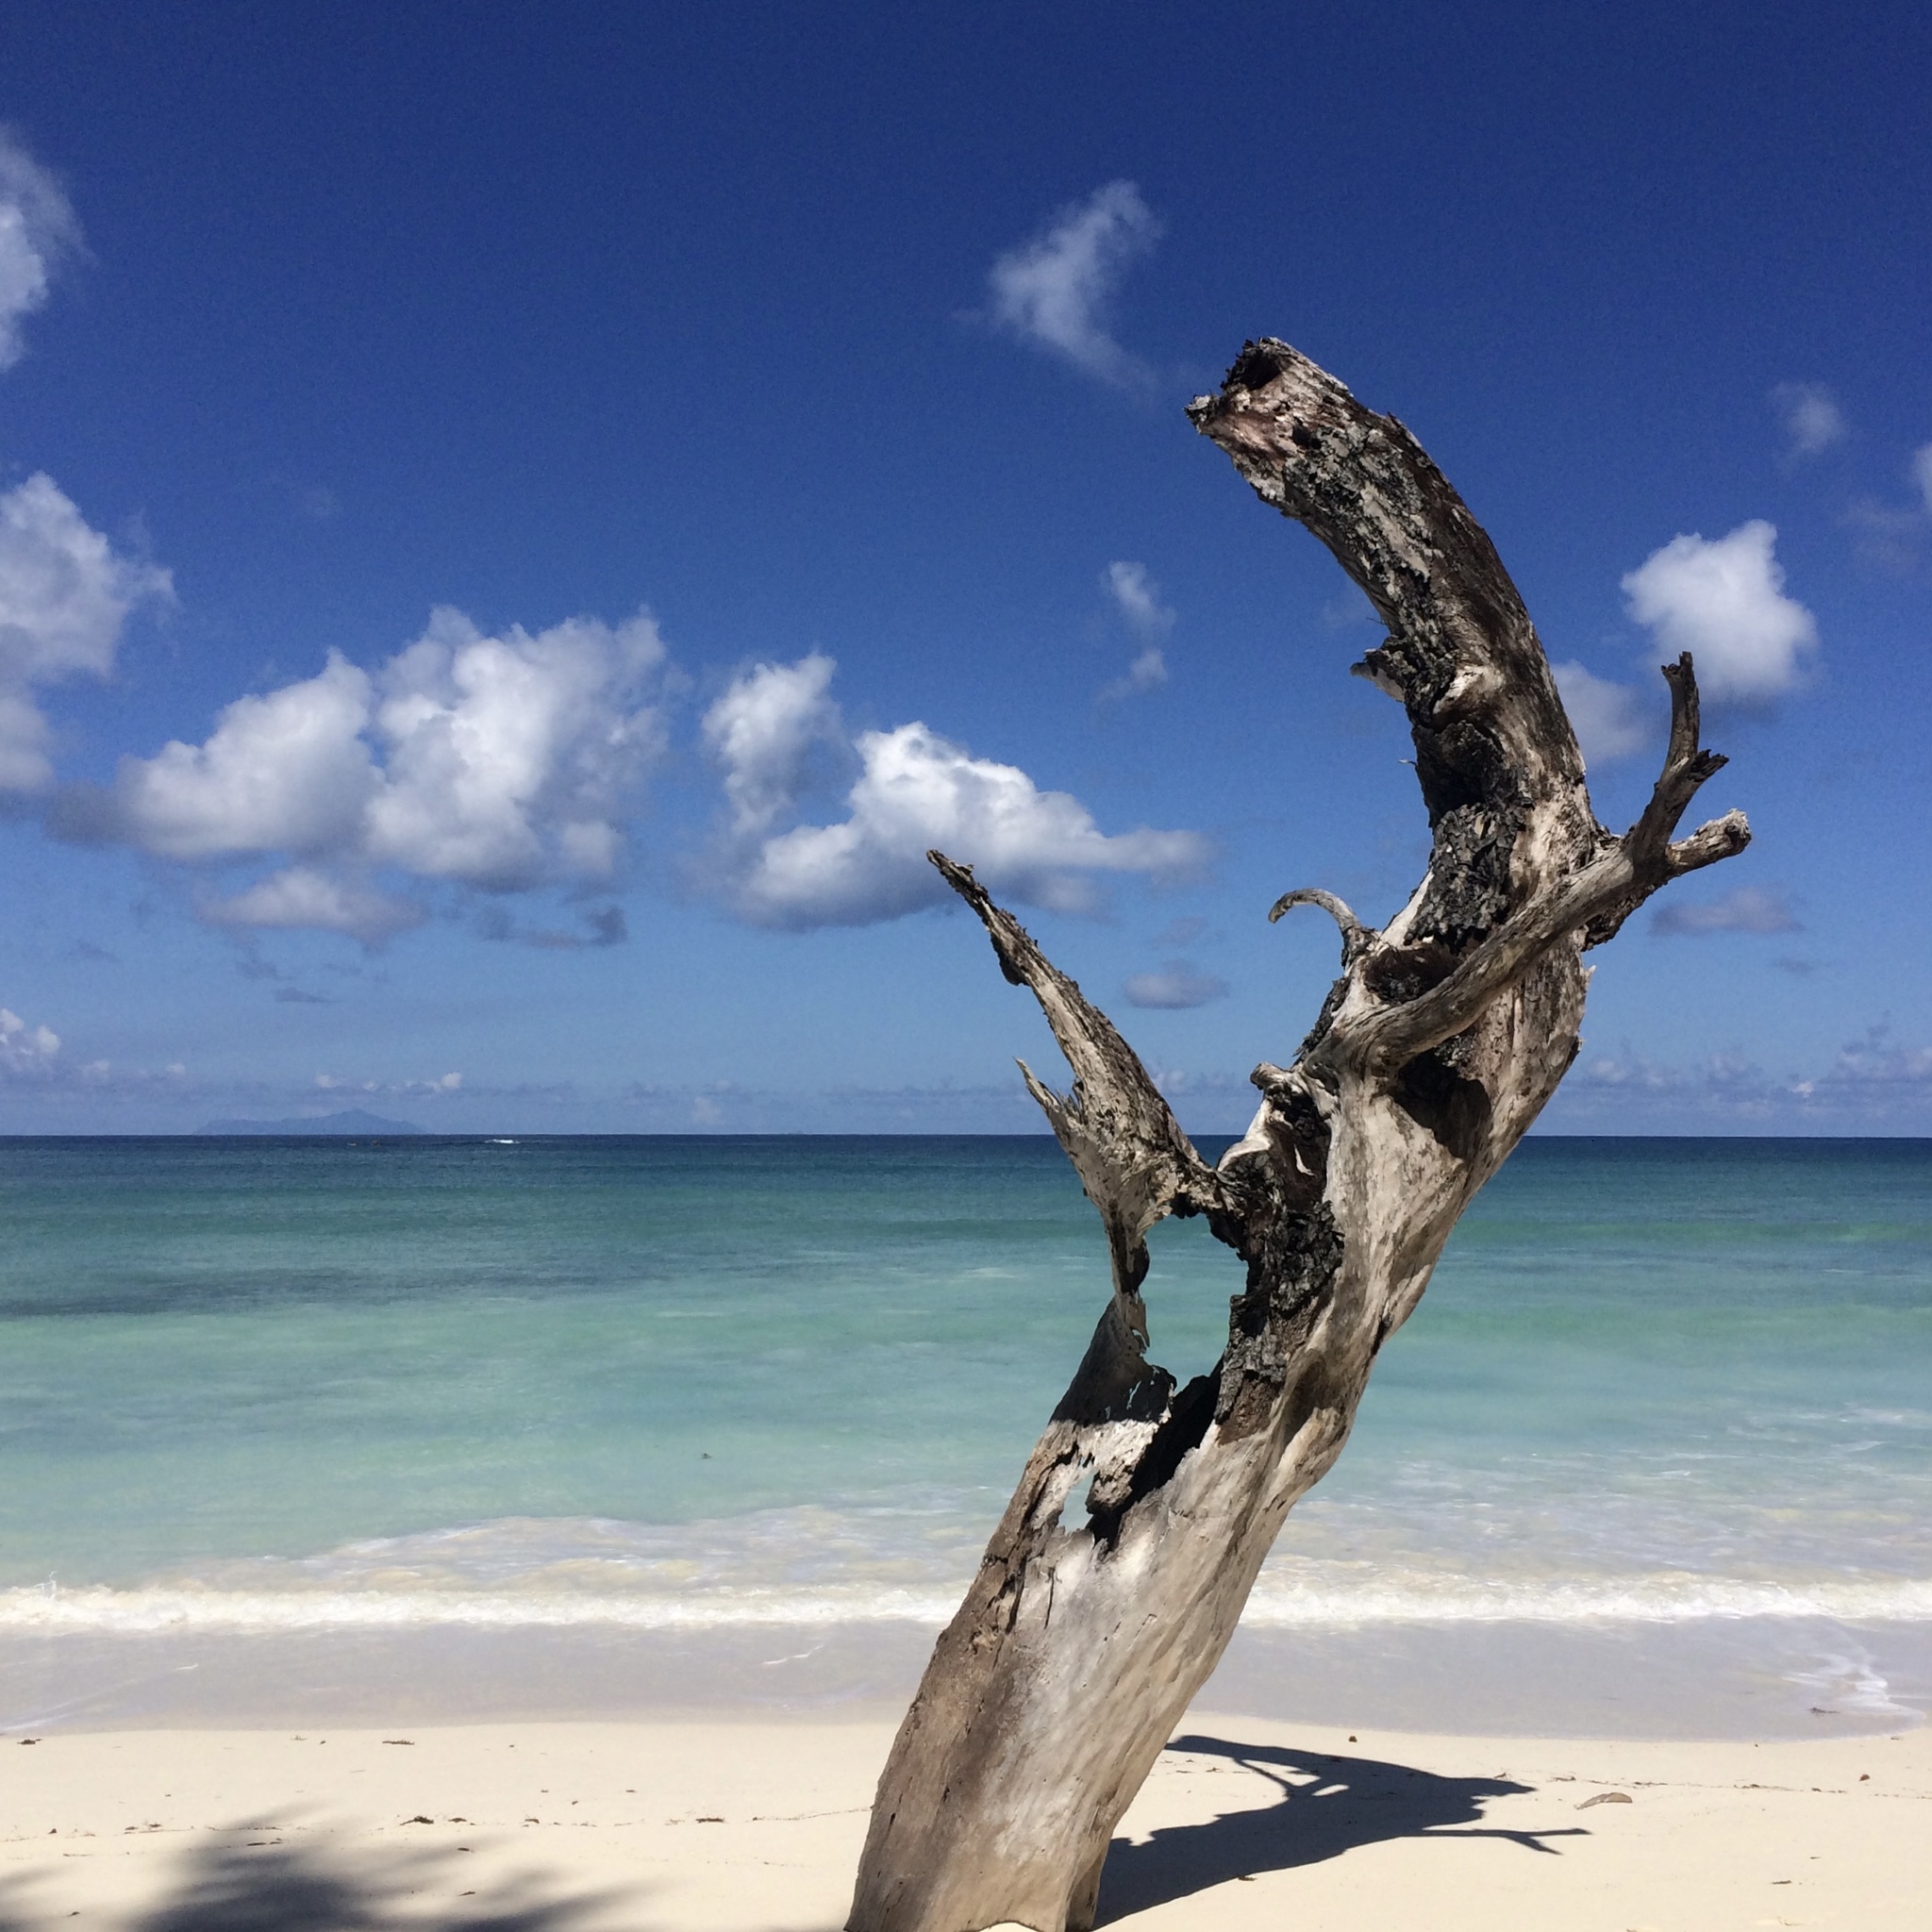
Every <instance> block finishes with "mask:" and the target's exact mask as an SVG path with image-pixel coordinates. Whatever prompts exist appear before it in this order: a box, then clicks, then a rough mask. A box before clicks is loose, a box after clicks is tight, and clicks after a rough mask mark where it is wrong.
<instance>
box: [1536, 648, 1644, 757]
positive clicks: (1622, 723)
mask: <svg viewBox="0 0 1932 1932" xmlns="http://www.w3.org/2000/svg"><path fill="white" fill-rule="evenodd" d="M1552 668H1553V670H1554V672H1555V675H1556V679H1557V691H1559V692H1560V693H1561V694H1562V699H1563V708H1564V709H1565V710H1566V711H1567V712H1569V714H1570V724H1571V725H1572V727H1573V728H1574V731H1575V733H1576V742H1577V743H1578V745H1580V746H1581V747H1582V750H1583V760H1584V763H1585V764H1586V765H1589V766H1590V767H1591V768H1592V769H1594V768H1595V767H1597V766H1599V765H1607V764H1609V763H1611V762H1612V761H1613V760H1615V759H1617V758H1628V757H1629V756H1630V755H1631V753H1632V752H1637V751H1641V750H1642V749H1643V747H1644V745H1645V744H1646V743H1648V742H1649V741H1650V738H1651V736H1652V731H1653V726H1654V721H1653V716H1652V713H1653V712H1654V710H1655V708H1656V700H1655V699H1653V700H1652V701H1651V703H1650V704H1648V705H1646V704H1645V702H1644V694H1643V692H1641V691H1638V690H1635V689H1633V688H1632V687H1631V686H1629V685H1627V684H1615V683H1612V682H1611V681H1610V679H1608V678H1607V677H1598V676H1597V675H1595V673H1593V672H1591V671H1587V670H1585V669H1584V667H1583V666H1582V665H1581V664H1578V663H1576V662H1575V661H1574V659H1573V660H1572V661H1571V662H1569V663H1565V664H1557V665H1555V666H1553V667H1552Z"/></svg>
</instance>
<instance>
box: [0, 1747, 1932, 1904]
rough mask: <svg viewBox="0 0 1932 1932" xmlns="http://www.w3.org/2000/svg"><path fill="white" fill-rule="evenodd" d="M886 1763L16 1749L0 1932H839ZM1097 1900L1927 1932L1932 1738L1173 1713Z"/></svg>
mask: <svg viewBox="0 0 1932 1932" xmlns="http://www.w3.org/2000/svg"><path fill="white" fill-rule="evenodd" d="M890 1737H891V1726H890V1725H889V1724H882V1723H876V1722H869V1723H846V1724H840V1723H829V1722H820V1721H813V1720H801V1721H798V1722H768V1721H742V1722H741V1721H736V1720H733V1719H729V1718H721V1719H719V1720H717V1721H708V1722H695V1721H685V1722H675V1723H674V1722H645V1723H624V1724H491V1725H475V1726H461V1727H456V1726H442V1727H437V1728H433V1729H423V1728H417V1729H411V1730H391V1731H389V1732H386V1733H385V1732H371V1731H365V1730H356V1731H331V1730H318V1731H308V1732H303V1733H299V1734H298V1733H294V1732H289V1731H275V1732H270V1731H186V1730H146V1731H129V1732H120V1733H74V1734H63V1733H54V1734H51V1735H48V1736H45V1737H42V1739H40V1740H39V1741H37V1742H35V1743H32V1744H22V1743H17V1742H14V1741H12V1740H7V1741H6V1742H5V1743H0V1932H19V1928H27V1927H36V1928H37V1927H42V1926H52V1925H55V1924H61V1925H71V1924H74V1923H75V1920H76V1919H77V1920H78V1922H79V1923H80V1924H82V1925H87V1924H93V1925H103V1926H110V1927H117V1928H120V1927H125V1928H129V1932H133V1928H140V1932H270V1928H277V1932H350V1928H367V1932H374V1928H378V1927H386V1926H391V1925H394V1926H398V1927H402V1926H408V1927H436V1928H447V1932H455V1928H458V1927H464V1928H472V1932H483V1928H485V1927H489V1928H492V1932H617V1928H620V1927H622V1928H625V1932H646V1928H649V1932H683V1928H691V1932H700V1928H702V1932H792V1928H798V1932H803V1928H809V1927H827V1928H829V1927H834V1926H837V1925H839V1924H841V1922H842V1920H843V1916H844V1908H845V1906H846V1903H847V1900H848V1897H849V1889H850V1884H851V1874H852V1868H853V1864H854V1860H855V1858H856V1857H857V1854H858V1846H859V1842H860V1840H861V1838H862V1836H863V1832H864V1827H865V1815H866V1807H867V1804H868V1801H869V1799H870V1796H871V1790H872V1785H873V1781H874V1777H875V1776H876V1774H877V1770H878V1765H879V1762H880V1760H881V1758H882V1757H883V1755H884V1752H885V1749H886V1746H887V1743H888V1741H889V1740H890ZM403 1740H408V1741H403ZM1616 1794H1621V1796H1619V1795H1616ZM1625 1801H1627V1802H1625ZM1103 1907H1104V1915H1105V1917H1106V1918H1107V1919H1108V1921H1109V1922H1110V1923H1115V1924H1131V1925H1133V1926H1135V1927H1137V1928H1138V1927H1146V1928H1148V1932H1154V1928H1157V1927H1160V1928H1174V1932H1181V1928H1186V1927H1203V1928H1205V1927H1208V1926H1213V1927H1216V1928H1227V1932H1238V1928H1245V1927H1255V1928H1261V1927H1268V1928H1270V1932H1274V1928H1278V1927H1282V1926H1291V1927H1293V1928H1295V1932H1331V1928H1332V1932H1344V1928H1347V1932H1359V1928H1362V1927H1377V1928H1379V1927H1386V1926H1398V1925H1399V1926H1405V1927H1416V1928H1424V1932H1461V1928H1465V1927H1466V1928H1470V1932H1475V1928H1478V1927H1480V1928H1481V1932H1518V1928H1520V1932H1599V1928H1601V1932H1633V1928H1640V1927H1641V1928H1655V1932H1718V1928H1728V1927H1733V1926H1735V1927H1740V1928H1743V1927H1756V1926H1780V1925H1807V1926H1836V1927H1843V1928H1845V1932H1891V1928H1897V1932H1907V1928H1909V1932H1923V1928H1924V1926H1926V1925H1927V1924H1932V1730H1919V1731H1912V1732H1907V1733H1906V1734H1904V1735H1903V1736H1900V1737H1885V1736H1880V1737H1875V1738H1863V1739H1833V1740H1820V1741H1812V1742H1799V1743H1766V1744H1749V1743H1685V1742H1671V1743H1654V1744H1646V1743H1635V1742H1630V1741H1627V1740H1617V1741H1611V1742H1590V1741H1577V1740H1550V1741H1542V1740H1529V1739H1523V1738H1511V1739H1507V1740H1495V1739H1487V1740H1486V1739H1480V1738H1456V1737H1424V1736H1415V1735H1402V1734H1396V1733H1389V1732H1375V1733H1372V1732H1357V1735H1356V1736H1355V1737H1354V1738H1350V1737H1349V1736H1348V1735H1347V1734H1346V1733H1343V1732H1339V1731H1331V1730H1323V1729H1316V1728H1313V1727H1311V1726H1307V1725H1300V1724H1284V1723H1280V1722H1278V1721H1269V1720H1265V1719H1247V1718H1240V1717H1222V1716H1212V1715H1208V1714H1196V1715H1194V1716H1193V1717H1191V1719H1190V1721H1189V1724H1188V1725H1187V1726H1186V1727H1185V1728H1184V1730H1183V1732H1182V1733H1181V1735H1180V1736H1179V1737H1178V1738H1177V1739H1176V1740H1175V1741H1174V1745H1173V1747H1172V1748H1171V1749H1170V1750H1169V1752H1168V1753H1167V1754H1166V1756H1165V1757H1163V1759H1162V1761H1161V1763H1160V1765H1159V1766H1158V1769H1157V1770H1156V1772H1155V1774H1154V1775H1153V1777H1152V1778H1151V1779H1150V1780H1149V1783H1148V1786H1147V1788H1146V1790H1144V1791H1143V1792H1142V1793H1141V1799H1140V1802H1139V1803H1138V1804H1137V1805H1136V1807H1135V1808H1134V1809H1133V1811H1132V1812H1131V1813H1130V1814H1129V1815H1128V1817H1127V1820H1126V1822H1125V1824H1124V1827H1123V1830H1122V1833H1121V1837H1120V1840H1119V1841H1118V1842H1117V1843H1116V1847H1115V1850H1114V1854H1113V1857H1112V1858H1111V1860H1110V1862H1109V1865H1108V1886H1107V1890H1106V1891H1105V1893H1104V1894H1103Z"/></svg>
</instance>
